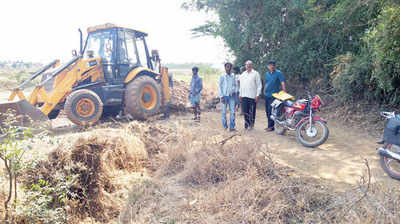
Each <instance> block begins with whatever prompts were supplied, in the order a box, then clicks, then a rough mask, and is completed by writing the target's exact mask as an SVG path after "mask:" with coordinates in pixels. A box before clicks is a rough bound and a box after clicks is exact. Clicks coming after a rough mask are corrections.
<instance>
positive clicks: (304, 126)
mask: <svg viewBox="0 0 400 224" xmlns="http://www.w3.org/2000/svg"><path fill="white" fill-rule="evenodd" d="M273 96H274V98H275V100H274V101H273V102H272V104H271V106H272V113H271V114H272V115H271V118H272V119H273V120H274V121H275V132H276V133H277V134H279V135H283V134H285V132H286V130H290V131H296V138H297V140H298V141H299V142H300V143H301V144H302V145H304V146H306V147H317V146H319V145H322V144H323V143H324V142H325V141H326V140H327V139H328V136H329V129H328V126H327V122H326V121H325V120H324V119H323V118H321V117H319V116H316V115H314V114H315V113H316V112H317V111H319V108H320V107H321V105H322V104H323V102H322V100H321V98H320V97H319V96H318V95H316V96H314V97H313V96H311V94H308V99H300V100H297V101H294V100H295V98H294V97H293V96H291V95H289V94H287V93H285V92H283V91H281V92H279V93H277V94H273Z"/></svg>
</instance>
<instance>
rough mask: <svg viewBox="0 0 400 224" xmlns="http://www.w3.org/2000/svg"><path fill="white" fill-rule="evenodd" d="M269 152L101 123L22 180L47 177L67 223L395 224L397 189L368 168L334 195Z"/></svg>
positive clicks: (223, 138) (181, 100) (218, 138)
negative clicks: (353, 183) (379, 180)
mask: <svg viewBox="0 0 400 224" xmlns="http://www.w3.org/2000/svg"><path fill="white" fill-rule="evenodd" d="M175 88H176V89H178V90H179V91H175V92H174V96H173V105H174V106H175V109H176V110H178V111H187V110H188V105H186V104H185V103H186V101H187V100H186V99H187V92H188V90H187V84H185V83H180V82H175ZM185 88H186V89H185ZM213 96H214V95H213V94H212V93H208V92H205V93H204V96H203V97H204V98H205V99H206V101H208V102H212V99H213ZM206 105H207V104H206ZM210 105H212V103H211V104H210ZM269 150H270V149H269V148H268V146H267V145H265V144H261V143H259V141H257V139H255V137H251V135H243V136H241V135H240V133H237V134H233V135H226V134H221V135H215V136H212V135H210V134H203V133H201V134H199V133H194V132H193V130H191V129H188V127H182V126H179V125H178V124H176V125H175V123H174V121H170V122H157V121H153V122H137V121H133V122H127V123H120V122H109V123H107V122H106V123H101V124H98V125H97V126H96V127H93V128H89V129H82V130H78V133H76V134H68V135H67V136H66V137H64V138H63V139H62V140H61V141H60V143H59V144H58V145H56V146H55V148H54V149H53V150H52V151H51V152H50V153H49V154H48V156H47V157H46V158H44V159H42V160H39V161H37V163H36V164H35V166H33V168H31V169H29V170H28V171H27V172H26V173H25V174H24V176H23V180H24V181H23V182H24V185H25V186H26V187H27V188H29V187H31V186H33V185H40V184H41V181H45V184H43V187H42V188H43V189H42V190H43V191H44V192H45V193H46V194H47V196H49V197H51V198H52V200H51V203H50V204H49V205H48V207H49V208H50V209H52V210H57V209H58V210H62V211H63V214H65V216H66V217H68V223H118V222H119V223H140V224H142V223H171V224H172V223H252V224H253V223H254V224H256V223H399V220H400V215H398V211H399V209H400V202H399V199H400V196H399V195H400V191H399V190H398V189H396V188H395V187H387V186H383V185H379V184H372V183H371V182H370V174H369V167H368V163H366V166H365V175H364V177H363V178H362V179H361V180H360V183H359V185H358V186H351V187H349V189H347V190H345V191H342V190H340V191H339V190H338V189H337V188H336V187H335V183H332V182H327V181H324V180H320V179H315V178H311V177H309V176H307V175H305V174H304V173H301V172H300V171H297V170H294V169H292V168H289V167H286V166H283V165H281V164H278V163H276V162H275V159H274V158H273V156H271V154H270V153H269ZM49 189H51V190H49ZM60 197H61V199H62V200H60ZM2 198H3V195H0V203H1V200H2ZM31 200H32V201H29V200H28V201H27V200H26V199H25V203H26V204H25V205H28V204H30V203H33V204H34V203H40V202H38V201H35V198H31ZM0 214H1V210H0ZM34 215H35V214H34ZM19 223H54V222H52V220H50V219H49V218H48V217H40V216H39V215H37V216H36V217H35V218H34V219H32V218H30V219H29V218H27V217H24V216H23V215H22V216H20V220H19Z"/></svg>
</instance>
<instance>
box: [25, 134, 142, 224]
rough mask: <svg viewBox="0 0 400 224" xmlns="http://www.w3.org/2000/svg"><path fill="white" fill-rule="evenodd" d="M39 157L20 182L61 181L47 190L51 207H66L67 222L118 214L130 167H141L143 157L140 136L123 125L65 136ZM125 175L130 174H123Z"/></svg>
mask: <svg viewBox="0 0 400 224" xmlns="http://www.w3.org/2000/svg"><path fill="white" fill-rule="evenodd" d="M70 139H76V140H74V141H73V142H72V144H70V145H69V144H68V142H64V144H66V145H61V146H60V147H58V148H56V149H55V150H54V151H52V152H51V153H50V154H49V156H48V158H47V159H46V160H43V161H40V162H39V163H38V164H37V165H36V166H35V168H34V169H31V170H30V171H29V172H28V173H27V174H26V175H25V177H24V182H25V183H24V184H25V185H26V186H35V185H38V184H39V185H40V183H43V181H45V183H47V185H48V187H50V186H51V187H56V186H60V185H62V186H64V188H65V189H63V191H62V192H51V196H52V197H54V198H55V199H57V198H60V197H61V196H62V195H64V194H65V196H66V197H65V199H66V200H62V201H58V200H54V202H53V204H51V205H50V206H52V207H53V208H54V209H56V208H59V207H67V208H69V209H68V210H67V211H65V212H66V214H68V215H70V216H71V219H70V220H69V221H70V222H74V220H75V221H79V220H82V219H85V218H88V217H89V218H91V219H94V220H96V221H97V222H103V223H107V222H109V221H110V220H113V219H115V218H116V217H118V215H119V211H120V209H121V204H122V203H123V202H124V201H125V200H126V197H127V187H128V186H130V185H131V184H132V179H133V178H132V173H134V172H138V171H142V170H143V166H144V162H145V160H146V159H147V151H146V148H145V144H144V143H143V141H142V140H141V139H140V138H139V137H138V136H137V135H134V134H133V133H132V132H130V131H129V130H127V129H119V130H118V129H104V130H96V131H94V132H91V133H85V134H79V137H78V136H70ZM129 177H130V178H129Z"/></svg>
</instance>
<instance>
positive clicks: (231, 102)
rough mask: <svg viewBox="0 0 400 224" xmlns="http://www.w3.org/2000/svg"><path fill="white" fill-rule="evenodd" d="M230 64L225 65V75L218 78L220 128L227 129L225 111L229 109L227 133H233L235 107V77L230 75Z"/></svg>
mask: <svg viewBox="0 0 400 224" xmlns="http://www.w3.org/2000/svg"><path fill="white" fill-rule="evenodd" d="M231 69H232V63H230V62H227V63H225V74H222V75H221V76H220V77H219V82H218V86H219V97H220V99H221V106H222V108H221V112H222V126H223V127H224V128H225V129H228V122H227V120H226V110H227V107H229V116H230V122H229V131H235V107H236V95H235V94H236V92H237V87H236V79H235V78H236V77H235V75H234V74H232V73H231Z"/></svg>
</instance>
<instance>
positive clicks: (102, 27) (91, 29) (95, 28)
mask: <svg viewBox="0 0 400 224" xmlns="http://www.w3.org/2000/svg"><path fill="white" fill-rule="evenodd" d="M110 28H120V29H125V30H130V31H133V32H135V33H136V34H137V35H138V36H147V35H148V34H147V33H146V32H142V31H139V30H134V29H130V28H125V27H121V26H117V25H115V24H112V23H106V24H102V25H97V26H91V27H88V28H87V32H88V33H92V32H96V31H99V30H105V29H110Z"/></svg>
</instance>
